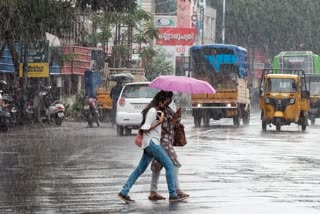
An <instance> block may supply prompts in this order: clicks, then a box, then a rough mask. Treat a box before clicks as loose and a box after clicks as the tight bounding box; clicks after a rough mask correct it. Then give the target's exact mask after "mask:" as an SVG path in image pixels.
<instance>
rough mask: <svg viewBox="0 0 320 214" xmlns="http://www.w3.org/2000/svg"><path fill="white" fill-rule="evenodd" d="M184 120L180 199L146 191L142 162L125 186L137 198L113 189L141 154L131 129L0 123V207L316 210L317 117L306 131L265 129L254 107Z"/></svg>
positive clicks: (319, 190)
mask: <svg viewBox="0 0 320 214" xmlns="http://www.w3.org/2000/svg"><path fill="white" fill-rule="evenodd" d="M182 122H183V123H184V124H185V127H186V134H187V139H188V144H187V145H186V146H185V147H183V148H177V149H176V150H177V153H178V155H179V159H180V162H181V163H182V165H183V166H182V168H181V169H180V181H181V187H182V189H183V190H184V191H185V192H187V193H189V194H190V198H189V199H188V200H187V201H186V202H183V203H169V202H168V201H161V202H157V203H154V202H150V201H148V199H147V196H148V192H149V187H150V185H149V184H150V180H151V178H150V176H151V173H150V170H149V169H148V170H147V171H146V173H145V174H144V175H143V176H142V177H140V179H139V180H138V181H137V183H136V184H135V185H134V186H133V188H132V189H131V192H130V196H131V197H132V198H133V199H135V200H136V203H134V204H130V205H127V204H124V203H122V202H121V201H119V199H118V198H117V197H116V194H117V193H118V192H119V191H120V189H121V187H122V185H123V184H124V182H125V181H126V179H127V178H128V176H129V174H130V173H131V172H132V170H133V169H134V167H135V166H136V165H137V163H138V161H139V160H140V157H141V151H140V150H139V149H137V148H136V146H135V145H134V143H133V139H134V135H131V136H124V137H118V136H116V133H115V129H114V128H112V127H111V126H110V125H109V124H107V123H105V124H102V127H101V128H93V129H89V128H86V124H85V123H74V122H64V123H63V124H62V127H54V126H52V127H50V126H45V127H42V128H40V129H39V128H36V127H26V128H23V129H21V130H10V131H9V132H8V133H0V142H1V143H0V164H1V171H0V179H1V180H0V213H96V214H100V213H101V214H102V213H224V214H229V213H246V214H248V213H250V214H251V213H252V214H257V213H261V214H264V213H270V214H271V213H272V214H274V213H290V214H292V213H320V170H319V168H320V157H319V154H320V146H319V144H320V140H319V137H320V121H319V122H318V123H317V122H316V126H313V127H307V131H306V132H305V133H302V132H301V131H300V129H299V128H298V126H296V125H291V126H290V127H286V126H284V127H282V131H281V132H280V133H277V132H275V128H274V127H272V128H270V131H268V132H267V133H263V132H261V121H260V119H259V117H258V114H254V115H253V116H252V118H251V123H250V125H249V126H248V127H240V128H237V129H235V128H233V127H232V121H231V120H222V121H213V120H211V123H210V127H208V128H195V127H194V126H193V122H192V118H191V117H190V116H185V117H184V119H183V120H182ZM162 173H163V176H161V178H160V186H159V189H160V193H161V194H163V195H164V196H167V187H166V182H165V176H164V172H162Z"/></svg>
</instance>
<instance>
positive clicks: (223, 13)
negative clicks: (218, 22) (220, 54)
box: [222, 0, 226, 44]
mask: <svg viewBox="0 0 320 214" xmlns="http://www.w3.org/2000/svg"><path fill="white" fill-rule="evenodd" d="M225 16H226V0H223V9H222V44H224V41H225V38H224V37H225V35H224V34H225Z"/></svg>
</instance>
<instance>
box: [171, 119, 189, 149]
mask: <svg viewBox="0 0 320 214" xmlns="http://www.w3.org/2000/svg"><path fill="white" fill-rule="evenodd" d="M186 144H187V139H186V135H185V132H184V126H183V125H182V124H180V123H179V125H177V126H176V127H175V128H174V141H173V144H172V145H173V146H184V145H186Z"/></svg>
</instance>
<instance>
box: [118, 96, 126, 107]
mask: <svg viewBox="0 0 320 214" xmlns="http://www.w3.org/2000/svg"><path fill="white" fill-rule="evenodd" d="M125 104H126V100H125V99H124V98H123V97H121V98H120V99H119V105H120V106H124V105H125Z"/></svg>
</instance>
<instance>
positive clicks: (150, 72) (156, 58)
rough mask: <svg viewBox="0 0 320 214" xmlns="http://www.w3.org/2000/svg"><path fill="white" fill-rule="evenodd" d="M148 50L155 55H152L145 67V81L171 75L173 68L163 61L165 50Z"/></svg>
mask: <svg viewBox="0 0 320 214" xmlns="http://www.w3.org/2000/svg"><path fill="white" fill-rule="evenodd" d="M150 50H151V51H153V54H155V55H153V57H152V58H151V61H150V62H149V63H148V64H147V65H146V66H145V72H146V74H145V76H146V78H147V80H149V81H151V80H153V79H155V78H156V77H158V76H160V75H170V74H173V73H174V68H173V66H172V65H171V63H169V62H166V60H165V50H164V49H162V48H159V49H157V50H153V49H150Z"/></svg>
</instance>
